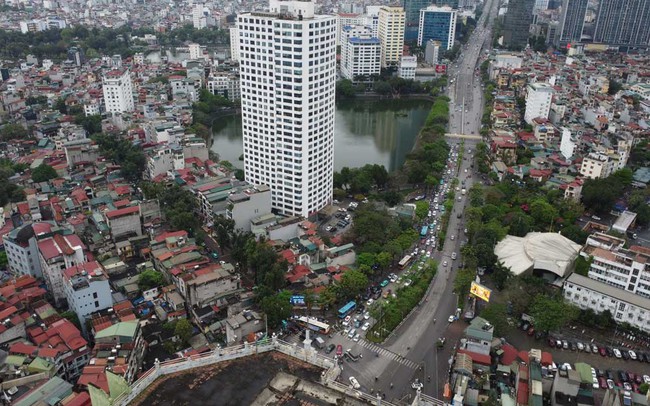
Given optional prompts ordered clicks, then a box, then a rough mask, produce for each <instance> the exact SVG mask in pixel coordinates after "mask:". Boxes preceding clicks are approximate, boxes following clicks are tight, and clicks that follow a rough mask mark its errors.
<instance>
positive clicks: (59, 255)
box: [38, 234, 86, 306]
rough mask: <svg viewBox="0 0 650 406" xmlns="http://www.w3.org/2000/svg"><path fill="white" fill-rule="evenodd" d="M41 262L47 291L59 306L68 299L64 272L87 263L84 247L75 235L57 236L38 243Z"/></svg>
mask: <svg viewBox="0 0 650 406" xmlns="http://www.w3.org/2000/svg"><path fill="white" fill-rule="evenodd" d="M38 251H39V260H40V262H41V269H42V271H43V277H44V279H45V282H46V283H47V289H48V290H49V291H50V293H51V294H52V296H53V297H54V301H55V303H56V305H57V306H60V305H61V303H62V302H63V300H65V299H66V296H65V291H64V290H63V270H64V269H67V268H70V267H71V266H75V265H77V264H81V263H83V262H86V258H85V254H84V246H83V243H82V242H81V240H80V239H79V237H77V235H75V234H71V235H66V236H62V235H59V234H55V235H54V236H53V237H50V238H46V239H44V240H41V241H39V242H38Z"/></svg>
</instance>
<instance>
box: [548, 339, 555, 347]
mask: <svg viewBox="0 0 650 406" xmlns="http://www.w3.org/2000/svg"><path fill="white" fill-rule="evenodd" d="M548 345H549V347H551V348H555V339H554V338H553V337H551V338H549V339H548Z"/></svg>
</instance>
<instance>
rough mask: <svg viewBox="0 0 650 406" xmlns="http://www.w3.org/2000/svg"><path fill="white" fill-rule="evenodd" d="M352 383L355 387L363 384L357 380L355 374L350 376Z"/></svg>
mask: <svg viewBox="0 0 650 406" xmlns="http://www.w3.org/2000/svg"><path fill="white" fill-rule="evenodd" d="M350 385H352V387H353V388H354V389H359V388H361V385H359V381H357V378H355V377H354V376H351V377H350Z"/></svg>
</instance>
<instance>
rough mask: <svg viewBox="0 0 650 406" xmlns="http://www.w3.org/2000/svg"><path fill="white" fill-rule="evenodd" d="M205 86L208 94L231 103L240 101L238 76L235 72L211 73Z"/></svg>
mask: <svg viewBox="0 0 650 406" xmlns="http://www.w3.org/2000/svg"><path fill="white" fill-rule="evenodd" d="M206 86H207V88H208V90H209V91H210V93H212V94H218V95H219V96H223V97H225V98H226V99H228V100H231V101H238V100H239V99H241V92H240V82H239V74H238V73H235V72H213V73H211V74H210V76H208V81H207V83H206Z"/></svg>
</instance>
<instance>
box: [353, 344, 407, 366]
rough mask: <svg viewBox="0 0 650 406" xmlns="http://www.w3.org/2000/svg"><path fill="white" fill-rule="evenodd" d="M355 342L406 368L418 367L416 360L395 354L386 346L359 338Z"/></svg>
mask: <svg viewBox="0 0 650 406" xmlns="http://www.w3.org/2000/svg"><path fill="white" fill-rule="evenodd" d="M357 344H359V345H360V346H362V347H364V348H366V349H367V350H370V351H372V352H373V353H374V354H379V356H380V357H384V358H389V359H392V360H393V361H395V362H398V363H400V364H402V365H404V366H406V367H408V368H411V369H418V368H420V365H419V364H418V363H417V362H415V361H411V360H410V359H408V358H405V357H403V356H402V355H401V354H395V353H394V352H392V351H389V350H387V349H386V348H383V347H380V346H378V345H377V344H373V343H371V342H370V341H366V340H359V342H357Z"/></svg>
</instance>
